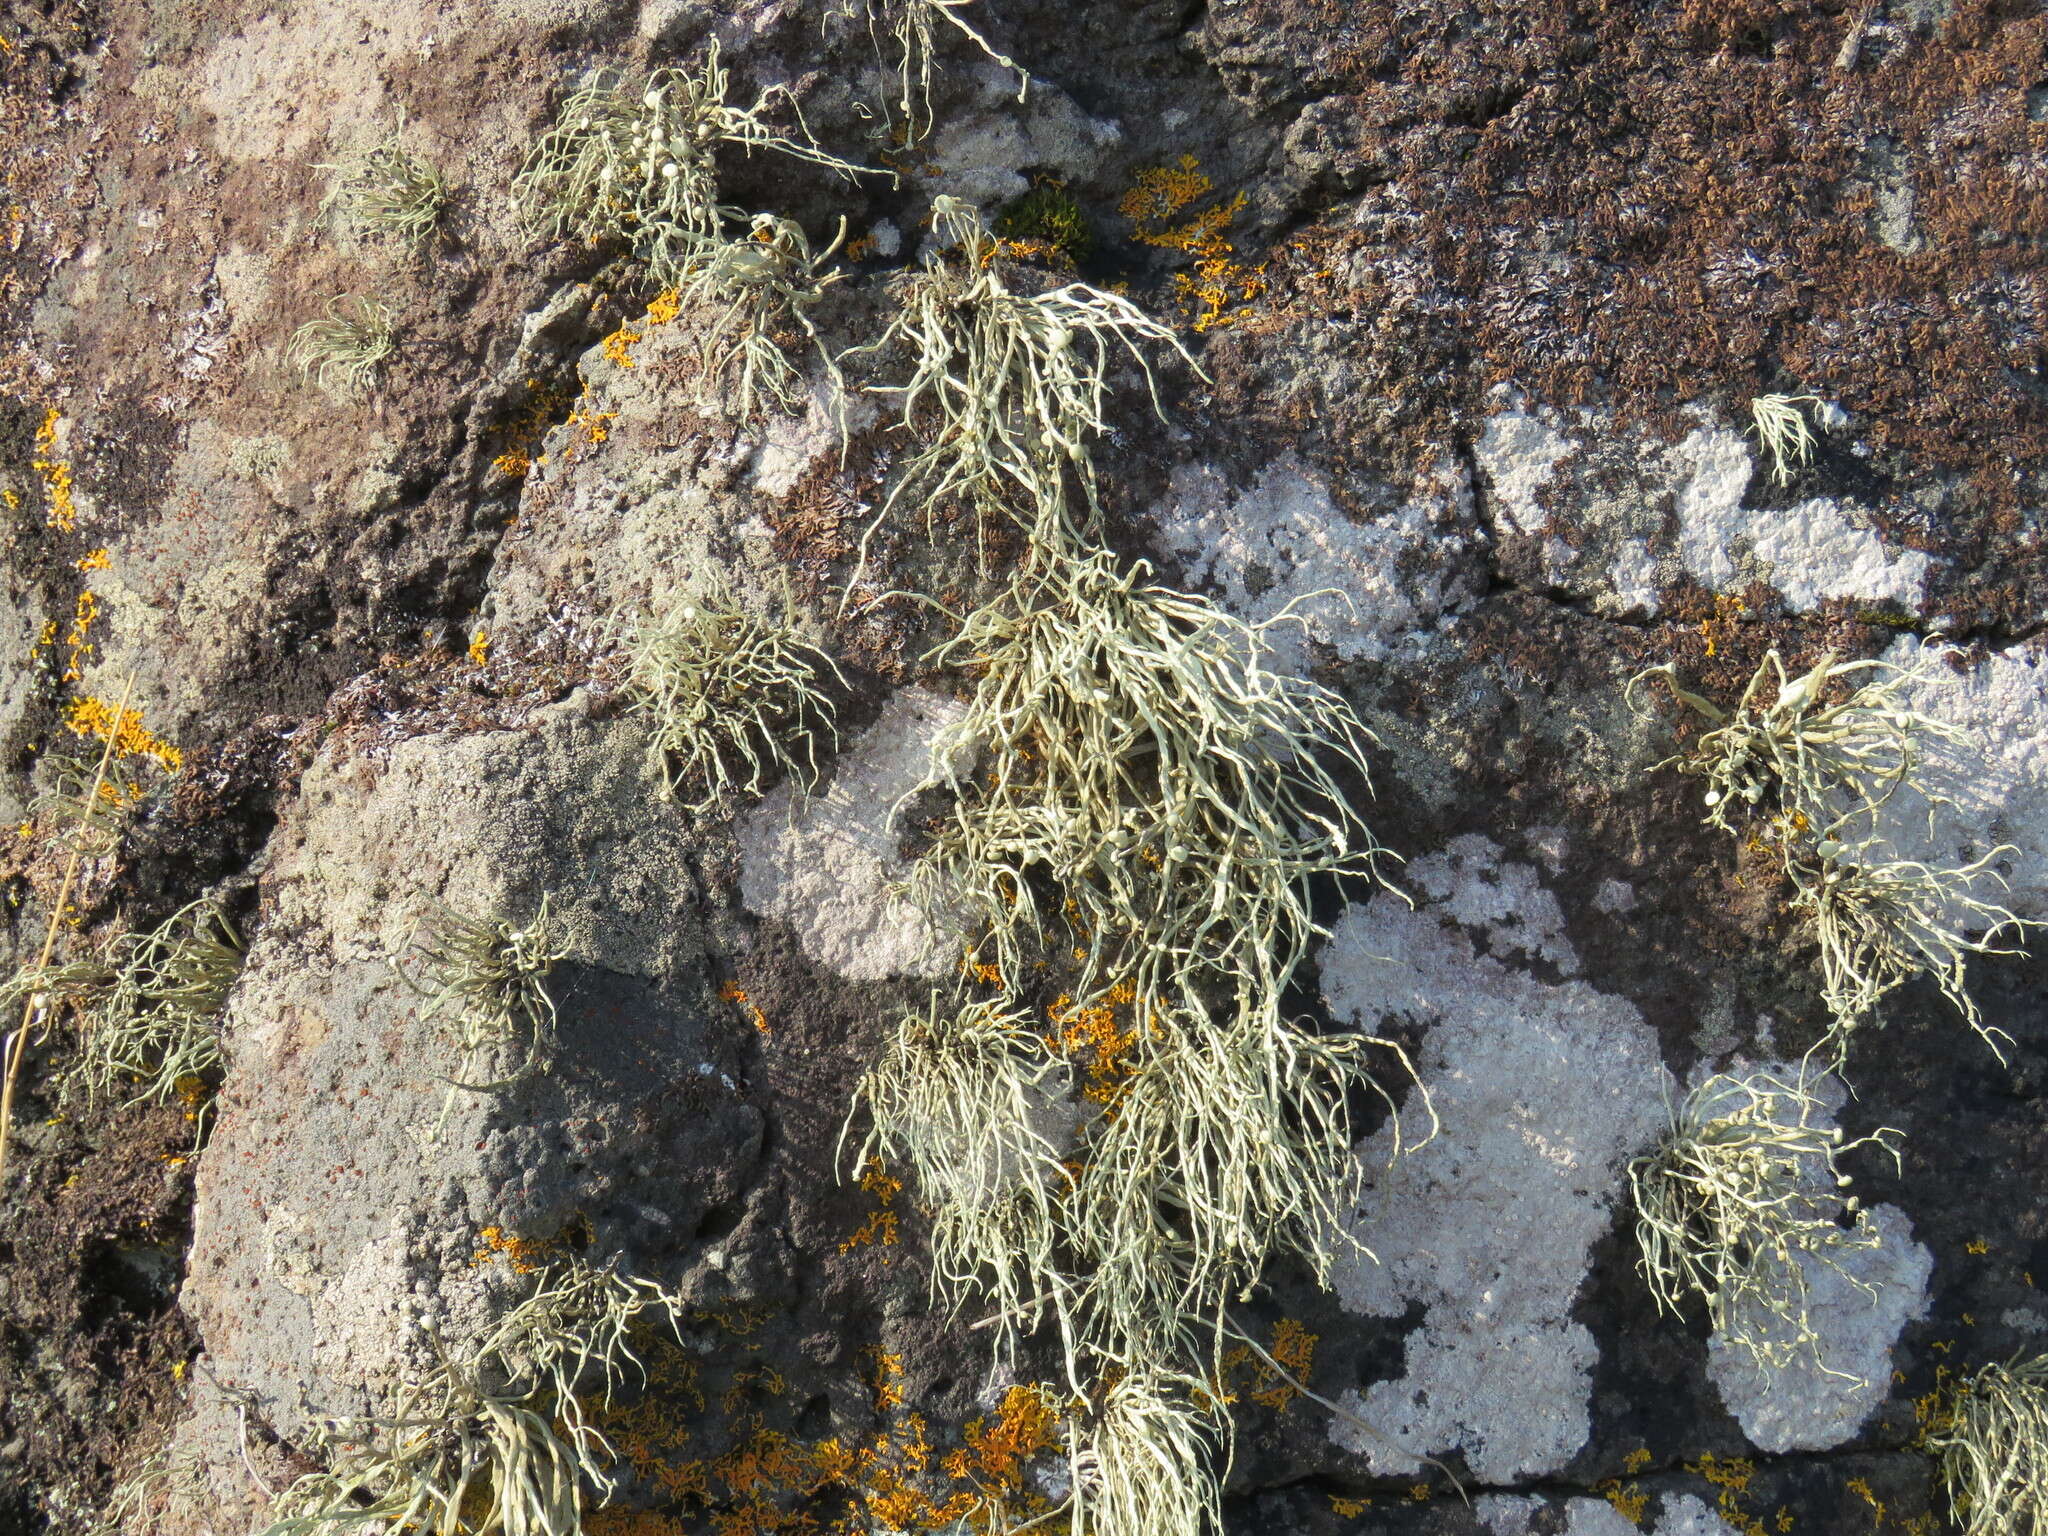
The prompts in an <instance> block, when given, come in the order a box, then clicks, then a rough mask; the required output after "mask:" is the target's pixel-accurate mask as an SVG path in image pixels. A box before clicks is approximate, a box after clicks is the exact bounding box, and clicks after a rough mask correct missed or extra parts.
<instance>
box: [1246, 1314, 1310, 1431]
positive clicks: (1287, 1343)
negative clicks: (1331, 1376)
mask: <svg viewBox="0 0 2048 1536" xmlns="http://www.w3.org/2000/svg"><path fill="white" fill-rule="evenodd" d="M1319 1340H1320V1335H1318V1334H1313V1333H1310V1332H1309V1331H1308V1330H1307V1329H1306V1328H1304V1327H1302V1325H1301V1324H1300V1323H1298V1322H1296V1321H1295V1320H1294V1319H1293V1318H1291V1317H1283V1318H1281V1319H1280V1321H1279V1322H1278V1323H1276V1324H1274V1325H1273V1347H1272V1348H1271V1349H1270V1350H1268V1351H1267V1353H1268V1354H1270V1355H1272V1357H1273V1358H1274V1359H1275V1360H1277V1361H1279V1362H1280V1364H1281V1365H1282V1366H1283V1367H1284V1368H1285V1369H1286V1370H1287V1371H1288V1373H1289V1374H1290V1375H1292V1376H1294V1377H1295V1378H1296V1379H1297V1380H1300V1381H1306V1380H1308V1376H1309V1372H1310V1371H1312V1370H1314V1369H1315V1360H1316V1344H1317V1343H1318V1342H1319ZM1259 1377H1260V1383H1261V1384H1260V1385H1257V1386H1255V1387H1254V1388H1253V1389H1252V1393H1251V1399H1252V1401H1253V1402H1255V1403H1260V1404H1263V1405H1264V1406H1265V1407H1268V1408H1271V1409H1273V1410H1274V1411H1275V1412H1276V1413H1277V1412H1281V1411H1284V1410H1285V1409H1286V1407H1287V1405H1288V1404H1289V1403H1291V1402H1293V1401H1294V1400H1295V1399H1296V1398H1297V1397H1299V1396H1301V1393H1300V1392H1299V1391H1297V1390H1296V1389H1295V1388H1294V1387H1293V1386H1292V1385H1291V1384H1289V1383H1288V1381H1287V1380H1286V1379H1285V1378H1284V1377H1282V1376H1280V1375H1279V1374H1278V1373H1277V1372H1275V1371H1274V1370H1273V1369H1272V1368H1271V1367H1269V1366H1267V1365H1266V1364H1265V1363H1264V1362H1261V1363H1260V1366H1259ZM1267 1383H1270V1385H1267Z"/></svg>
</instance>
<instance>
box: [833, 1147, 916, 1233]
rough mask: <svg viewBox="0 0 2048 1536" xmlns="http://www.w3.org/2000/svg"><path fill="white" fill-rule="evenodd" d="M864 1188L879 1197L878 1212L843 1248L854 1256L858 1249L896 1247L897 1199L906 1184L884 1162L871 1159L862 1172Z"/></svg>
mask: <svg viewBox="0 0 2048 1536" xmlns="http://www.w3.org/2000/svg"><path fill="white" fill-rule="evenodd" d="M860 1187H861V1188H862V1189H864V1190H866V1191H867V1192H868V1193H869V1194H871V1195H873V1196H874V1197H875V1201H876V1209H874V1210H872V1211H870V1212H869V1213H868V1219H867V1220H866V1221H864V1222H862V1223H861V1226H860V1230H859V1231H857V1232H855V1233H854V1234H853V1236H851V1237H849V1238H847V1239H846V1240H845V1241H844V1242H842V1243H841V1244H840V1245H839V1251H840V1252H841V1253H851V1252H852V1251H853V1250H854V1249H856V1248H865V1247H867V1246H868V1245H869V1244H871V1243H872V1244H875V1245H877V1246H879V1247H883V1248H893V1247H894V1246H895V1245H896V1211H895V1209H894V1207H895V1205H896V1197H897V1196H898V1195H900V1194H902V1193H903V1181H902V1180H901V1179H899V1178H896V1177H895V1176H894V1175H892V1174H891V1173H890V1172H889V1171H888V1170H887V1169H886V1168H884V1167H883V1166H882V1160H881V1159H880V1158H877V1157H871V1158H869V1159H868V1160H867V1162H866V1164H865V1165H863V1166H862V1168H861V1171H860Z"/></svg>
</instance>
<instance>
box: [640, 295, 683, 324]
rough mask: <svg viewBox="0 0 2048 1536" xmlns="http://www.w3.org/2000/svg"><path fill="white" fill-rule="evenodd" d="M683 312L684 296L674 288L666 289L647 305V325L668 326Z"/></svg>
mask: <svg viewBox="0 0 2048 1536" xmlns="http://www.w3.org/2000/svg"><path fill="white" fill-rule="evenodd" d="M682 312H683V300H682V296H681V295H680V294H678V293H677V292H676V291H675V289H673V288H664V289H662V290H661V292H659V293H657V294H656V295H655V296H654V298H653V299H652V300H650V301H649V303H648V305H647V323H648V324H649V325H667V324H668V323H669V322H670V321H672V320H673V319H675V317H676V316H677V315H680V314H681V313H682Z"/></svg>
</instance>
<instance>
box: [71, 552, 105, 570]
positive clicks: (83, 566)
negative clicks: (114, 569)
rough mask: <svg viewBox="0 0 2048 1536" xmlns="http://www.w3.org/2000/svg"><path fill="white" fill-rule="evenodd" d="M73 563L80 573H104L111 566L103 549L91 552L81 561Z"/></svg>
mask: <svg viewBox="0 0 2048 1536" xmlns="http://www.w3.org/2000/svg"><path fill="white" fill-rule="evenodd" d="M73 563H74V564H75V565H76V566H77V567H78V569H80V570H81V571H104V570H106V569H107V568H108V567H109V565H110V564H111V562H110V561H109V560H108V559H107V552H106V550H105V549H104V548H101V549H95V550H92V551H90V552H89V553H88V554H87V555H86V556H85V557H84V558H83V559H81V560H77V561H74V562H73Z"/></svg>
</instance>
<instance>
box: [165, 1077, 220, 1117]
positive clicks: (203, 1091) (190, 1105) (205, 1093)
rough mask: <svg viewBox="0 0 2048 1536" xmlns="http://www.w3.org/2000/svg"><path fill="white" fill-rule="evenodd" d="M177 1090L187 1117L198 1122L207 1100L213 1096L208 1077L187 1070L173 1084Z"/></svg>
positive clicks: (179, 1100)
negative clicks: (207, 1080) (207, 1082)
mask: <svg viewBox="0 0 2048 1536" xmlns="http://www.w3.org/2000/svg"><path fill="white" fill-rule="evenodd" d="M171 1087H172V1088H173V1089H174V1090H175V1091H176V1092H177V1095H178V1102H179V1103H181V1104H183V1105H184V1106H185V1119H186V1120H187V1121H188V1122H189V1123H191V1124H195V1125H196V1124H197V1123H198V1121H199V1116H200V1114H201V1112H202V1111H204V1110H205V1108H206V1105H207V1101H208V1100H210V1099H211V1098H212V1097H213V1090H212V1089H211V1088H209V1087H207V1086H206V1079H205V1078H203V1077H200V1076H199V1075H198V1074H196V1073H193V1072H187V1073H186V1074H185V1075H184V1076H183V1077H180V1078H179V1079H177V1081H175V1082H174V1083H172V1084H171Z"/></svg>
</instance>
